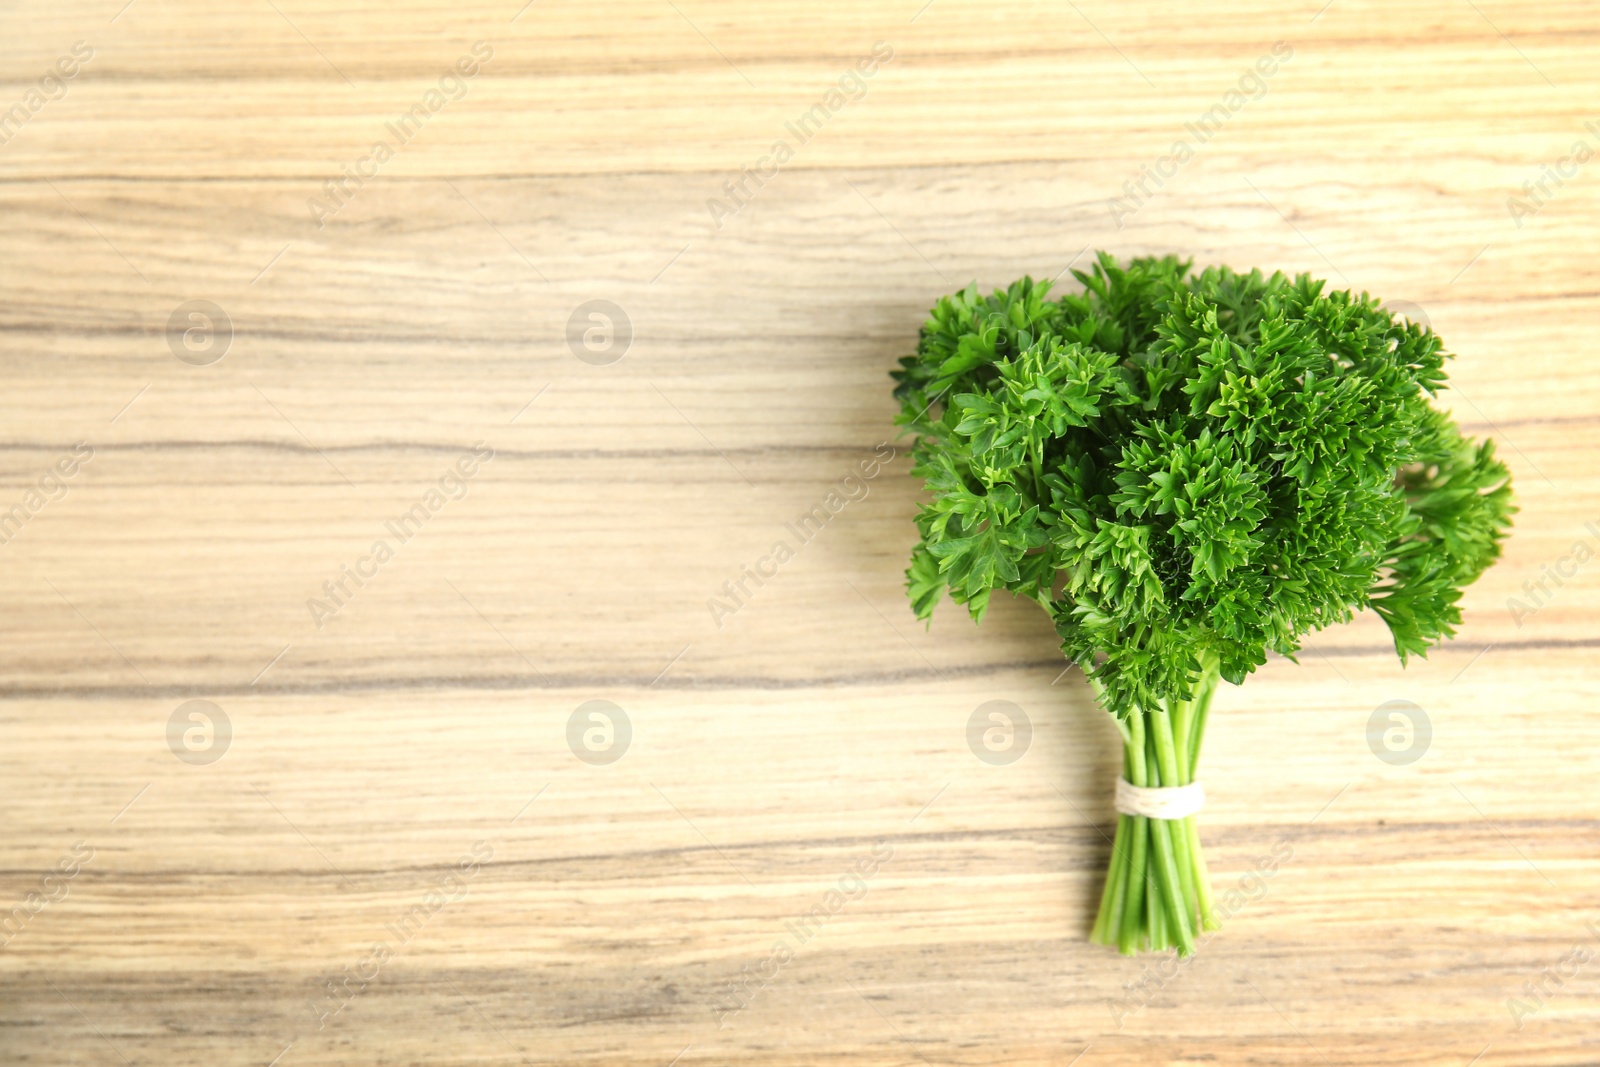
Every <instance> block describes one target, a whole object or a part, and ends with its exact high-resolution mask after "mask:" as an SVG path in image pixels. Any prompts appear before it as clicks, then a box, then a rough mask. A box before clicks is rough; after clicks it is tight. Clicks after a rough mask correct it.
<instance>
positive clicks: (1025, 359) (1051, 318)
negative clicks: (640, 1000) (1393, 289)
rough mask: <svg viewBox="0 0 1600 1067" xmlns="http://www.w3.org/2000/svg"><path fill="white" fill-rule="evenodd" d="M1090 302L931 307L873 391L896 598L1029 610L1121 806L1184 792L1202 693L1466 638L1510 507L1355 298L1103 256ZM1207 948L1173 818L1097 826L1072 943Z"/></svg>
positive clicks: (1183, 837) (1183, 833) (1425, 373)
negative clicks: (1089, 690) (1085, 908)
mask: <svg viewBox="0 0 1600 1067" xmlns="http://www.w3.org/2000/svg"><path fill="white" fill-rule="evenodd" d="M1073 273H1074V275H1075V276H1076V277H1077V279H1078V280H1079V281H1080V282H1081V283H1082V284H1083V287H1084V291H1083V292H1082V293H1079V294H1072V295H1068V296H1064V297H1062V298H1060V299H1059V300H1052V299H1049V298H1048V291H1049V288H1050V286H1049V284H1048V283H1045V284H1036V283H1035V282H1034V281H1033V280H1032V279H1031V278H1024V279H1022V280H1021V281H1018V282H1016V283H1014V284H1012V285H1011V286H1010V287H1009V288H1008V289H1006V290H1005V291H1004V292H999V291H997V292H995V293H994V294H993V295H992V296H987V297H985V296H981V295H980V294H979V292H978V290H977V288H976V287H975V286H974V287H969V288H967V289H965V290H963V291H962V292H959V293H956V294H954V295H952V296H947V297H943V298H941V299H940V300H939V302H938V304H937V305H936V306H935V307H934V308H933V312H932V314H931V316H930V317H929V318H928V320H927V322H926V324H925V325H924V326H923V328H922V333H921V338H920V340H919V343H918V345H917V351H916V354H915V355H912V356H907V357H905V358H904V359H902V360H901V361H900V363H901V369H900V370H898V371H895V372H894V374H893V377H894V378H895V380H896V381H897V382H898V385H897V386H896V388H895V396H896V397H897V398H899V400H900V401H901V403H902V405H903V407H902V411H901V414H900V415H899V416H898V417H897V418H896V420H895V421H896V422H897V423H898V424H900V425H901V426H904V427H905V428H906V429H907V431H908V432H910V433H913V434H915V435H916V441H915V445H914V449H913V458H914V462H915V466H914V467H913V473H914V474H916V475H918V476H920V477H922V478H924V479H925V480H926V486H927V489H928V491H929V492H930V493H931V494H932V499H931V500H930V501H929V502H928V503H926V504H924V505H923V506H922V508H921V512H920V514H919V515H918V517H917V527H918V529H919V530H920V532H921V534H922V538H921V542H920V543H919V544H918V545H917V546H916V548H915V549H914V550H913V552H912V556H911V566H910V568H909V569H908V570H907V572H906V578H907V591H908V593H909V595H910V598H911V603H912V606H913V608H914V609H915V611H916V613H917V616H918V617H919V618H923V619H926V618H928V617H929V616H930V615H931V613H932V612H933V609H934V606H935V605H936V604H937V603H938V602H939V600H940V598H941V597H942V596H943V595H944V594H945V593H946V592H948V593H949V595H950V598H951V599H952V600H954V601H956V602H957V603H960V604H965V605H966V606H967V609H968V610H969V611H970V612H971V613H972V617H973V618H974V619H975V620H976V619H979V618H981V617H982V615H983V612H984V609H985V608H986V606H987V605H988V603H989V595H990V593H991V592H993V591H994V590H996V589H1004V590H1007V591H1009V592H1011V593H1014V594H1017V595H1019V596H1025V597H1029V598H1032V599H1034V600H1036V601H1038V602H1039V604H1040V605H1041V606H1043V607H1044V609H1045V610H1046V611H1048V612H1049V613H1050V616H1051V618H1052V619H1053V620H1054V622H1055V626H1056V630H1057V632H1058V633H1059V634H1060V636H1061V641H1062V645H1061V647H1062V651H1063V652H1064V653H1065V654H1066V656H1067V658H1068V659H1069V660H1071V661H1072V662H1074V663H1076V664H1078V665H1079V666H1080V667H1081V668H1082V669H1083V671H1084V673H1085V674H1086V675H1087V676H1088V677H1089V680H1090V682H1091V684H1092V685H1093V686H1094V689H1095V691H1096V693H1097V694H1098V696H1099V699H1100V701H1101V703H1102V705H1103V706H1104V707H1105V709H1106V710H1107V711H1109V712H1111V713H1112V714H1113V715H1114V716H1116V719H1117V722H1118V726H1119V728H1120V729H1121V731H1122V734H1123V738H1124V740H1125V742H1126V753H1125V763H1124V775H1125V776H1126V777H1127V779H1128V780H1129V781H1130V782H1132V783H1133V784H1135V785H1148V786H1175V785H1184V784H1187V783H1188V782H1190V781H1191V780H1192V779H1193V777H1194V773H1195V764H1196V762H1197V759H1198V756H1199V750H1200V741H1201V737H1202V733H1203V729H1204V725H1205V720H1206V714H1207V710H1208V708H1209V706H1210V703H1211V698H1212V694H1213V692H1214V690H1215V687H1216V684H1217V680H1218V679H1219V678H1225V679H1227V680H1228V681H1229V682H1232V683H1235V684H1238V683H1240V682H1242V681H1243V680H1244V678H1245V676H1246V675H1247V674H1249V673H1250V672H1251V671H1253V670H1254V669H1255V668H1256V667H1258V666H1260V665H1261V664H1262V663H1264V662H1266V656H1267V653H1268V652H1269V651H1271V652H1276V653H1278V654H1280V655H1283V656H1289V657H1292V656H1293V654H1294V653H1295V651H1296V650H1297V649H1298V648H1299V646H1300V641H1301V639H1302V638H1303V637H1304V636H1305V635H1306V634H1307V633H1309V632H1310V631H1313V630H1316V629H1320V628H1321V627H1324V626H1327V625H1329V624H1331V623H1336V622H1344V621H1346V620H1348V619H1350V618H1351V617H1352V615H1353V614H1354V613H1355V612H1357V611H1359V610H1361V609H1363V608H1368V607H1370V608H1372V609H1373V610H1374V611H1376V612H1377V613H1378V614H1379V615H1380V616H1381V617H1382V618H1383V620H1384V622H1386V623H1387V624H1388V626H1389V629H1390V631H1391V633H1392V634H1393V635H1394V643H1395V650H1396V652H1398V653H1399V655H1400V658H1401V660H1402V661H1404V660H1405V659H1406V657H1407V656H1409V655H1412V654H1419V655H1420V654H1424V653H1425V650H1426V649H1427V648H1428V646H1429V645H1431V644H1433V643H1434V642H1436V641H1438V640H1440V639H1442V638H1445V637H1449V636H1451V635H1452V634H1453V633H1454V627H1455V626H1456V625H1457V624H1458V623H1459V622H1460V610H1459V608H1458V607H1457V601H1458V600H1459V598H1460V596H1461V589H1462V587H1463V586H1465V585H1467V584H1468V583H1470V582H1471V581H1473V580H1474V579H1475V578H1477V577H1478V575H1479V574H1481V573H1482V572H1483V570H1484V568H1486V567H1487V566H1488V565H1489V564H1490V563H1491V562H1492V561H1493V560H1494V559H1495V558H1496V557H1497V556H1498V555H1499V553H1500V542H1501V540H1502V538H1504V536H1505V535H1506V531H1507V530H1508V529H1509V527H1510V516H1511V514H1512V512H1514V511H1515V510H1516V509H1515V508H1514V507H1513V506H1512V503H1511V488H1510V476H1509V473H1508V472H1507V470H1506V467H1505V466H1504V464H1502V463H1501V462H1500V461H1498V460H1497V459H1496V458H1495V454H1494V446H1493V442H1491V441H1488V440H1485V441H1483V442H1482V443H1475V442H1473V441H1471V440H1469V439H1467V438H1465V437H1463V436H1462V435H1461V433H1460V431H1459V430H1458V429H1457V428H1456V425H1455V423H1454V421H1453V420H1452V419H1451V418H1450V416H1449V415H1448V414H1446V413H1444V412H1442V411H1440V410H1438V409H1436V408H1434V407H1432V406H1431V405H1430V403H1429V399H1430V398H1431V397H1432V396H1433V395H1434V394H1436V393H1437V392H1438V391H1439V390H1440V389H1441V388H1442V387H1443V385H1444V382H1445V374H1444V369H1443V366H1444V360H1445V358H1446V353H1445V351H1444V350H1443V348H1442V347H1441V345H1440V342H1439V338H1438V337H1437V336H1435V335H1434V334H1433V332H1432V331H1431V330H1429V329H1428V328H1426V327H1424V326H1420V325H1416V324H1413V323H1409V322H1406V321H1404V320H1400V319H1396V318H1395V317H1394V316H1393V315H1391V314H1390V313H1389V312H1388V311H1386V310H1385V309H1384V308H1383V307H1382V306H1380V305H1379V304H1378V303H1377V302H1376V301H1375V300H1373V299H1372V298H1370V297H1369V296H1367V295H1366V294H1365V293H1363V294H1361V295H1359V296H1355V295H1352V294H1351V293H1349V292H1342V291H1341V292H1326V293H1325V292H1324V291H1323V289H1324V283H1323V282H1321V281H1318V280H1315V279H1313V278H1311V277H1310V276H1308V275H1301V276H1299V277H1296V278H1293V279H1290V278H1288V277H1285V276H1284V275H1283V274H1273V275H1272V276H1271V277H1264V276H1263V275H1262V274H1261V272H1260V271H1251V272H1250V273H1249V274H1240V273H1237V272H1235V271H1232V270H1229V269H1227V268H1225V267H1211V268H1207V269H1206V270H1204V271H1202V272H1200V273H1198V274H1192V273H1191V272H1190V264H1189V263H1188V262H1186V261H1181V260H1179V259H1177V258H1175V257H1172V256H1168V257H1165V258H1161V259H1157V258H1140V259H1134V260H1132V261H1131V262H1129V263H1128V264H1127V265H1126V266H1125V267H1124V266H1119V265H1118V263H1117V261H1116V260H1115V259H1114V258H1112V257H1111V256H1109V255H1107V254H1106V253H1103V252H1102V253H1100V255H1099V259H1098V263H1097V264H1096V265H1095V266H1094V268H1093V270H1092V271H1091V272H1089V273H1084V272H1079V271H1074V272H1073ZM1213 928H1215V919H1214V917H1213V914H1212V908H1211V899H1210V889H1209V886H1208V882H1207V878H1206V872H1205V864H1204V861H1203V859H1202V858H1201V855H1200V842H1199V836H1198V834H1197V832H1196V830H1195V826H1194V820H1193V818H1188V819H1184V820H1174V821H1169V820H1154V819H1147V818H1145V817H1143V816H1129V815H1123V816H1120V817H1119V819H1118V825H1117V836H1116V843H1115V846H1114V848H1113V851H1112V862H1111V870H1110V873H1109V876H1108V878H1107V882H1106V888H1105V894H1104V896H1103V899H1102V902H1101V908H1100V915H1099V918H1098V920H1097V921H1096V924H1095V928H1094V938H1095V940H1097V941H1100V942H1102V943H1107V944H1116V945H1118V946H1119V947H1120V949H1121V950H1122V951H1123V952H1130V953H1131V952H1135V951H1138V950H1139V949H1141V948H1155V949H1160V948H1166V947H1170V946H1176V947H1177V949H1178V951H1179V952H1180V953H1188V952H1191V951H1193V945H1194V936H1195V934H1196V933H1197V932H1198V931H1199V930H1205V929H1213Z"/></svg>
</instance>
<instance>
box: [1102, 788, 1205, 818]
mask: <svg viewBox="0 0 1600 1067" xmlns="http://www.w3.org/2000/svg"><path fill="white" fill-rule="evenodd" d="M1205 806H1206V790H1205V787H1204V786H1202V785H1201V784H1200V783H1199V782H1190V783H1189V784H1188V785H1174V786H1164V787H1161V788H1154V787H1151V786H1143V785H1134V784H1133V783H1132V782H1130V781H1128V780H1127V779H1126V778H1118V779H1117V802H1116V807H1117V811H1119V812H1121V813H1122V814H1123V815H1143V816H1145V817H1147V818H1151V819H1183V818H1187V817H1188V816H1190V815H1193V814H1195V813H1196V812H1198V811H1199V810H1200V809H1201V808H1203V807H1205Z"/></svg>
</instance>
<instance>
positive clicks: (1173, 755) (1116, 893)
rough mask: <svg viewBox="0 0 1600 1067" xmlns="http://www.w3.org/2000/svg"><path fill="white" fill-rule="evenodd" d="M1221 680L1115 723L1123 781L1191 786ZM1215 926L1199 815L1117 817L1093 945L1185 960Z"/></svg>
mask: <svg viewBox="0 0 1600 1067" xmlns="http://www.w3.org/2000/svg"><path fill="white" fill-rule="evenodd" d="M1217 680H1218V673H1217V670H1216V669H1215V667H1211V668H1209V669H1207V670H1205V671H1204V672H1202V674H1201V676H1200V678H1199V680H1198V682H1197V684H1196V687H1195V692H1194V695H1193V696H1192V697H1191V698H1190V699H1188V700H1171V701H1164V702H1163V703H1162V704H1161V705H1159V706H1157V707H1153V708H1140V709H1136V710H1134V711H1132V712H1130V713H1129V714H1128V716H1127V717H1126V718H1125V719H1119V720H1118V728H1119V729H1120V730H1121V731H1122V739H1123V775H1124V776H1125V777H1126V778H1127V780H1128V781H1129V782H1132V783H1133V784H1134V785H1137V786H1150V787H1160V788H1168V787H1172V786H1180V785H1188V784H1189V783H1190V782H1192V781H1194V778H1195V769H1196V767H1197V766H1198V764H1199V760H1200V742H1201V739H1202V737H1203V736H1204V732H1205V722H1206V717H1207V714H1208V712H1209V711H1210V707H1211V698H1212V695H1213V694H1214V693H1215V692H1216V687H1217ZM1217 926H1218V923H1217V920H1216V916H1215V913H1214V912H1213V910H1212V903H1211V881H1210V878H1209V876H1208V875H1207V873H1206V861H1205V857H1204V856H1203V855H1202V854H1201V851H1200V834H1199V831H1198V830H1197V829H1196V827H1195V821H1194V816H1192V815H1191V816H1187V817H1185V818H1182V819H1150V818H1147V817H1145V816H1143V815H1118V816H1117V835H1116V839H1115V840H1114V841H1113V842H1112V845H1111V867H1110V870H1109V871H1108V872H1107V873H1106V884H1105V891H1104V893H1103V894H1102V895H1101V898H1100V914H1099V916H1098V917H1097V918H1096V919H1095V924H1094V930H1093V932H1092V933H1091V935H1090V938H1091V940H1093V941H1094V942H1096V943H1097V944H1101V945H1115V946H1117V949H1118V950H1119V951H1121V952H1122V953H1123V954H1125V955H1130V956H1131V955H1133V954H1134V953H1136V952H1141V951H1145V950H1150V951H1161V950H1164V949H1168V948H1176V949H1177V950H1178V954H1179V955H1180V956H1187V955H1190V954H1192V953H1193V952H1194V949H1195V939H1196V937H1197V936H1199V935H1200V934H1201V933H1204V932H1207V931H1211V930H1215V929H1217Z"/></svg>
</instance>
